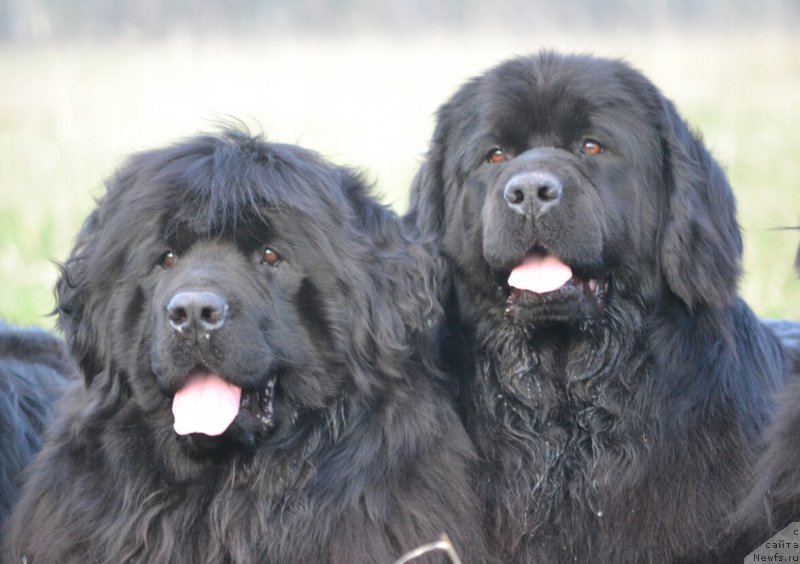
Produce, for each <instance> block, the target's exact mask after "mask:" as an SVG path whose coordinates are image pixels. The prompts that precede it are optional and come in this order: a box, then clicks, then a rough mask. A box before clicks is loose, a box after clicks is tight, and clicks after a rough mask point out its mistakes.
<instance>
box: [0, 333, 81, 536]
mask: <svg viewBox="0 0 800 564" xmlns="http://www.w3.org/2000/svg"><path fill="white" fill-rule="evenodd" d="M76 373H77V368H76V367H75V365H74V363H73V361H72V358H71V357H70V356H69V352H68V351H67V347H66V345H65V344H64V342H63V341H62V340H61V339H58V338H56V337H55V336H53V335H51V334H50V333H47V332H46V331H43V330H41V329H21V328H17V327H11V326H9V325H4V324H2V323H0V524H2V523H3V522H5V520H6V517H8V514H9V512H10V511H11V506H12V505H13V503H14V500H15V499H16V496H17V490H18V485H19V484H18V479H19V475H20V472H21V470H22V469H23V468H24V467H25V466H26V464H27V463H28V462H29V461H30V459H31V458H32V457H33V455H34V454H35V453H36V452H38V451H39V449H40V448H41V445H42V434H43V433H44V429H45V427H46V426H47V424H48V423H49V421H50V419H51V414H52V405H53V402H54V401H55V400H56V399H57V398H58V397H59V396H60V395H61V393H63V391H64V388H65V386H66V384H67V378H69V377H73V378H74V377H75V376H76Z"/></svg>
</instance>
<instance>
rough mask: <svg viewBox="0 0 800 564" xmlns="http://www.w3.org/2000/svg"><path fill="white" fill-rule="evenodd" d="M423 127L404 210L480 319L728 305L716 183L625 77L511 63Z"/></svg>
mask: <svg viewBox="0 0 800 564" xmlns="http://www.w3.org/2000/svg"><path fill="white" fill-rule="evenodd" d="M438 118H439V119H438V124H437V128H436V132H435V134H434V139H433V143H432V147H431V150H430V153H429V155H428V161H427V162H426V163H425V164H424V166H423V168H422V170H421V171H420V173H419V174H418V176H417V179H416V181H415V186H414V188H413V192H412V209H411V216H412V217H413V218H415V219H416V221H417V223H418V224H419V226H420V227H421V229H422V230H423V231H426V232H428V233H432V234H433V235H434V237H435V238H436V239H437V240H438V241H439V243H440V246H441V251H442V253H443V254H444V255H445V256H446V257H447V259H448V261H449V263H450V264H451V266H452V267H453V268H454V270H455V279H456V284H457V286H458V285H461V286H462V288H464V287H466V288H469V291H468V292H467V293H469V294H470V295H471V296H472V297H471V298H469V297H465V296H464V295H463V292H462V299H466V300H471V301H472V302H474V303H473V305H475V306H476V307H478V308H484V309H485V311H484V310H482V311H481V312H480V314H479V315H489V316H491V317H495V318H498V319H499V318H506V319H507V320H510V321H512V322H515V323H517V324H521V325H537V326H544V325H550V324H553V323H567V324H574V323H586V322H587V321H592V320H595V319H599V318H602V317H604V316H605V315H606V314H607V308H608V306H609V305H611V304H610V302H613V300H615V299H619V298H623V299H626V300H632V301H635V302H636V303H637V304H639V305H641V306H643V305H644V304H645V303H647V302H652V301H653V300H656V299H660V298H661V297H663V296H664V295H665V294H670V295H673V296H675V297H676V298H678V299H679V300H680V301H682V302H683V303H684V304H685V305H687V306H688V307H690V308H691V307H695V306H696V305H699V304H701V303H704V304H713V305H723V304H725V303H728V302H729V301H730V300H731V299H732V296H733V294H734V293H735V280H736V278H737V274H738V268H739V267H738V261H739V257H740V253H741V240H740V236H739V233H738V227H737V225H736V222H735V218H734V213H735V206H734V203H733V197H732V193H731V191H730V188H729V187H728V185H727V183H726V181H725V180H724V177H723V176H722V174H721V172H720V171H719V170H718V167H717V165H716V164H715V163H714V162H713V159H711V158H710V156H708V155H707V153H706V152H705V150H704V149H703V148H702V146H701V145H700V143H699V141H697V140H696V138H694V137H693V136H692V135H691V134H690V132H689V131H688V129H687V127H686V125H685V124H684V122H683V121H682V120H681V119H680V118H679V117H678V116H677V113H676V112H675V110H674V108H673V107H672V104H671V103H669V102H668V101H667V100H665V99H664V98H663V97H662V96H661V94H660V93H659V92H658V90H657V89H656V88H655V87H654V86H653V85H652V84H651V83H650V82H649V81H647V80H646V79H645V78H644V77H643V76H642V75H640V74H639V73H638V72H636V71H634V70H632V69H630V68H629V67H628V66H626V65H624V64H623V63H619V62H616V61H607V60H602V59H593V58H589V57H577V56H575V57H561V56H557V55H553V54H547V53H545V54H542V55H539V56H535V57H529V58H520V59H515V60H511V61H509V62H507V63H504V64H501V65H500V66H498V67H496V68H494V69H492V70H490V71H489V72H487V73H486V74H484V75H482V76H479V77H477V78H475V79H473V80H472V81H470V82H468V83H467V84H465V85H464V86H463V87H462V88H461V90H459V91H458V92H457V93H456V94H455V95H454V96H453V98H452V99H451V100H450V101H449V102H447V103H446V104H445V105H444V106H442V108H441V109H440V111H439V114H438ZM469 307H471V306H467V308H468V309H469Z"/></svg>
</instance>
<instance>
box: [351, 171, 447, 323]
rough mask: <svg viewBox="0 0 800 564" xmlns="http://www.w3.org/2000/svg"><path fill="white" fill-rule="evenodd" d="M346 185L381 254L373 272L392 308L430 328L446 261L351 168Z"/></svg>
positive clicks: (404, 318) (364, 233) (363, 229)
mask: <svg viewBox="0 0 800 564" xmlns="http://www.w3.org/2000/svg"><path fill="white" fill-rule="evenodd" d="M344 184H345V186H346V193H347V194H348V195H349V197H350V199H351V202H352V203H353V204H354V206H355V209H356V217H357V221H358V229H359V231H360V232H361V235H362V236H364V237H365V238H366V239H367V240H369V241H370V244H371V245H373V246H374V248H375V252H377V253H378V254H379V255H380V256H378V257H376V258H377V260H376V264H375V265H374V266H373V268H372V271H373V274H375V276H377V277H379V278H380V279H381V281H380V282H379V284H384V285H385V288H384V290H385V292H386V295H387V296H388V297H390V299H391V308H392V309H393V310H394V311H397V312H399V314H400V317H401V318H402V322H403V324H404V325H405V327H407V328H411V329H412V330H415V331H423V332H424V331H427V330H428V329H429V328H430V326H431V324H432V323H433V322H434V320H436V319H438V318H439V316H440V307H439V302H438V300H437V299H436V298H435V296H436V295H437V292H438V291H439V290H438V288H439V287H440V286H441V284H442V280H443V278H444V274H443V272H444V267H443V262H442V261H441V260H440V259H438V258H437V257H435V256H434V255H433V253H431V252H430V249H429V248H428V247H427V246H426V245H424V244H423V243H422V241H421V240H420V239H419V237H418V233H416V230H415V229H414V228H413V227H412V226H409V225H408V224H406V225H404V224H403V223H402V222H401V221H400V219H399V218H398V217H397V216H396V215H395V213H394V212H392V211H391V210H389V209H388V208H386V207H385V206H383V205H382V204H380V203H379V202H377V201H376V200H375V199H373V198H372V197H371V196H370V195H369V194H367V191H366V187H365V185H364V183H363V182H362V181H361V179H360V177H358V176H357V175H354V174H352V173H350V172H349V171H348V172H347V173H346V174H345V176H344ZM376 269H379V270H380V272H377V271H376Z"/></svg>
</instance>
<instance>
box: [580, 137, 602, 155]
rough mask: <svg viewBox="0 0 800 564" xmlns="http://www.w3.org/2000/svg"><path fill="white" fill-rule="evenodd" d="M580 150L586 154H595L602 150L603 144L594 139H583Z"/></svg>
mask: <svg viewBox="0 0 800 564" xmlns="http://www.w3.org/2000/svg"><path fill="white" fill-rule="evenodd" d="M581 151H583V152H584V153H586V154H587V155H596V154H598V153H602V152H603V146H602V145H601V144H600V143H598V142H597V141H595V140H594V139H584V141H583V145H581Z"/></svg>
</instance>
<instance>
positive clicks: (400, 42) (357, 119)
mask: <svg viewBox="0 0 800 564" xmlns="http://www.w3.org/2000/svg"><path fill="white" fill-rule="evenodd" d="M799 39H800V34H798V35H786V34H778V33H770V32H769V31H761V32H758V33H752V34H747V33H738V34H736V35H735V36H734V35H723V34H713V33H712V34H700V33H695V34H693V35H681V34H676V33H673V32H670V31H663V32H659V33H648V34H647V36H643V35H642V36H637V35H623V36H615V37H610V36H602V35H596V36H589V35H580V36H572V35H569V34H554V35H552V36H551V37H543V36H541V35H537V36H536V37H521V36H509V35H507V34H504V33H501V32H500V31H482V32H475V33H470V34H461V35H459V34H451V33H441V34H435V35H424V36H423V35H419V36H415V37H413V36H412V37H389V36H382V35H369V34H362V35H357V36H354V37H349V38H341V37H340V38H328V39H319V38H316V39H314V38H308V37H305V38H303V37H286V36H284V37H275V38H265V39H263V40H260V41H252V40H250V41H244V40H242V41H234V40H213V41H198V40H192V39H188V38H176V39H174V40H171V41H167V42H159V43H141V44H130V43H105V44H91V43H87V44H79V45H76V44H70V45H39V46H27V47H26V46H0V76H2V80H3V84H4V86H3V88H2V89H0V288H2V292H0V318H2V319H4V320H6V321H11V322H15V323H20V324H24V325H39V326H43V327H52V325H53V319H52V318H51V317H48V316H47V312H48V311H50V310H51V309H52V308H53V296H52V286H53V283H54V280H55V276H56V267H55V266H54V264H53V261H54V260H62V259H63V258H65V257H66V255H67V253H68V252H69V248H70V246H71V243H72V240H73V237H74V234H75V233H76V232H77V230H78V228H79V226H80V224H81V221H82V219H83V217H84V216H85V215H86V214H87V212H88V211H89V210H90V209H91V208H92V205H93V197H97V196H99V195H100V194H102V192H103V179H104V178H105V177H106V176H108V175H109V174H110V173H111V172H112V171H113V169H114V168H115V167H116V166H117V165H118V164H119V163H120V162H121V160H122V159H123V158H124V157H125V155H127V154H129V153H130V152H132V151H137V150H141V149H145V148H151V147H155V146H159V145H163V144H165V143H168V142H170V141H172V140H174V139H176V138H179V137H182V136H185V135H189V134H191V133H193V132H195V131H198V130H201V129H209V128H213V127H214V125H215V123H216V122H218V121H219V120H221V119H225V118H226V116H235V117H238V118H241V119H243V120H244V121H245V122H247V123H248V124H250V125H251V126H252V127H254V128H256V129H258V128H261V129H263V130H264V132H265V133H266V135H267V137H268V138H269V139H271V140H275V141H283V142H292V143H294V142H296V143H301V144H303V145H306V146H308V147H310V148H313V149H316V150H317V151H319V152H321V153H323V154H324V155H325V156H327V157H329V158H330V159H332V160H333V161H335V162H338V163H341V164H348V165H353V166H358V167H361V168H363V169H365V170H366V171H367V174H368V177H369V178H370V179H372V180H374V181H375V183H376V189H377V190H378V192H379V193H380V194H382V195H383V197H384V199H385V201H387V202H390V203H391V204H392V205H394V206H395V207H396V208H397V209H398V210H400V211H402V210H403V209H404V208H405V205H406V197H407V187H408V185H409V183H410V181H411V178H412V177H413V175H414V172H415V170H416V167H417V165H418V163H419V161H420V159H421V156H422V154H423V153H424V151H425V148H426V145H427V141H428V139H429V137H430V134H431V131H432V127H433V114H434V112H435V110H436V108H437V106H438V105H439V104H440V103H441V102H442V101H444V100H445V98H446V97H447V96H449V94H451V93H452V92H453V91H454V90H455V88H456V87H457V86H458V85H459V84H460V83H461V82H463V81H464V80H465V79H466V78H467V77H469V76H471V75H474V74H476V73H478V72H481V71H482V70H483V69H485V68H486V67H488V66H490V65H492V64H494V63H496V62H498V61H500V60H502V59H504V58H507V57H509V56H512V55H514V54H519V53H527V52H532V51H536V50H539V49H540V48H556V49H560V50H566V51H578V52H591V53H595V54H600V55H606V56H613V57H621V58H624V59H626V60H628V61H629V62H631V63H633V64H634V65H635V66H637V67H638V68H640V69H641V70H642V71H644V72H645V73H646V74H647V75H648V76H649V77H650V78H652V79H653V80H654V81H655V82H656V83H657V84H658V85H659V86H660V87H661V89H662V90H663V91H664V92H665V93H666V94H667V95H668V96H669V97H671V98H672V99H673V100H675V102H676V103H677V105H678V107H679V109H680V110H681V112H682V113H683V114H684V115H685V116H686V117H687V118H688V119H689V121H690V122H691V123H692V124H693V125H694V127H695V128H696V129H697V130H699V131H701V132H702V133H703V135H704V137H705V139H706V141H707V143H708V145H709V146H710V147H711V148H712V150H713V151H714V153H715V154H716V156H717V157H718V158H719V160H720V161H721V162H722V163H723V165H724V166H725V168H726V170H727V171H728V173H729V177H730V180H731V182H732V184H733V186H734V189H735V191H736V194H737V197H738V200H739V207H740V217H739V219H740V223H741V225H742V228H743V230H744V234H745V241H746V243H745V245H746V248H745V263H744V265H745V270H746V275H745V277H744V279H743V280H742V283H741V289H742V292H743V294H744V296H745V297H746V299H747V300H748V301H749V302H750V303H751V305H752V306H753V307H754V309H755V310H756V312H757V313H758V314H760V315H763V316H770V317H788V318H794V319H798V318H800V280H797V279H796V278H795V276H794V273H793V272H792V261H793V259H794V256H795V250H796V248H797V244H798V242H800V232H796V231H785V230H776V229H775V228H776V227H782V226H789V225H798V224H800V135H799V134H798V133H797V132H798V129H799V128H800V111H798V108H800V41H799Z"/></svg>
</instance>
